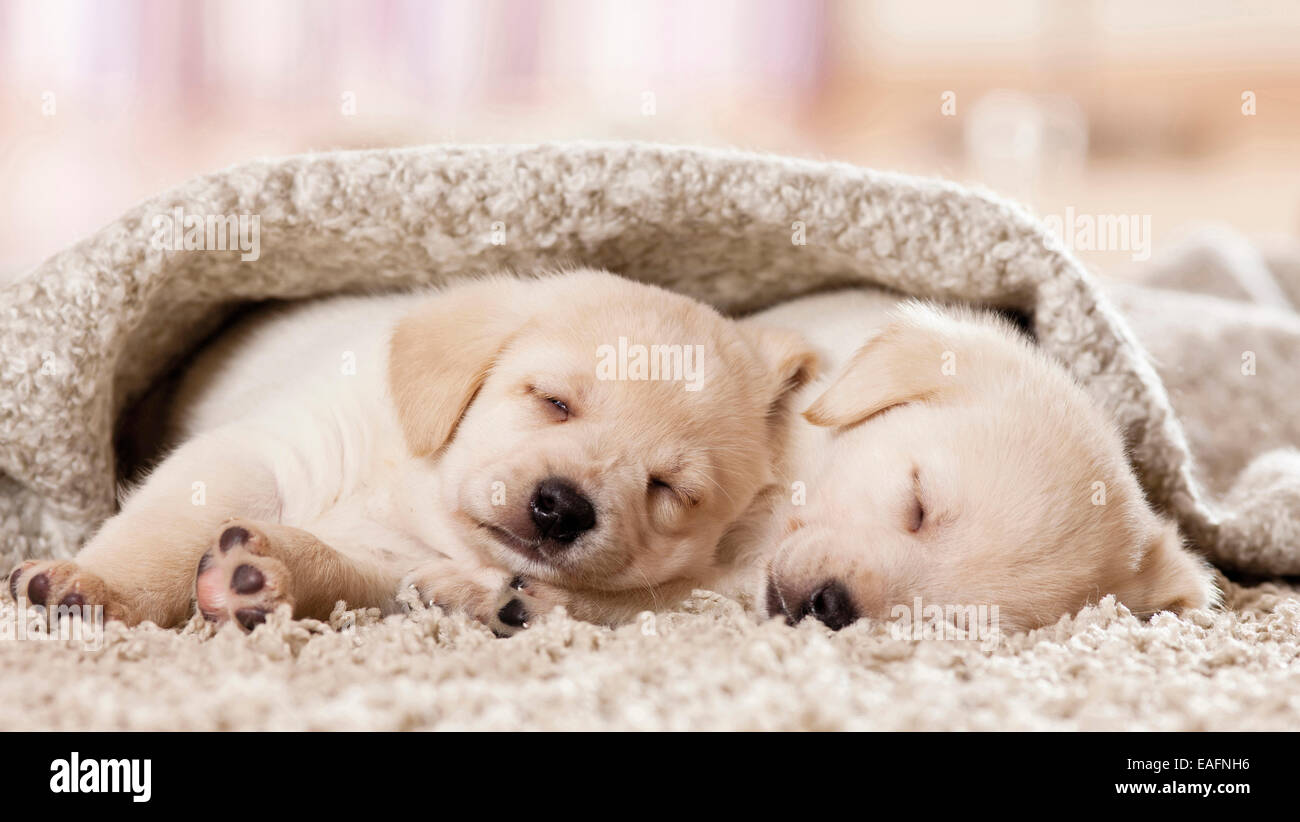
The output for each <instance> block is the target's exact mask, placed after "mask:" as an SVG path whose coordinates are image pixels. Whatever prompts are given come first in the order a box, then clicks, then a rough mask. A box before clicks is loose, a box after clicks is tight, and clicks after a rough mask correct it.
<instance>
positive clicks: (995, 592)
mask: <svg viewBox="0 0 1300 822" xmlns="http://www.w3.org/2000/svg"><path fill="white" fill-rule="evenodd" d="M828 318H834V320H831V319H828ZM757 319H758V320H759V321H761V322H764V323H770V324H772V325H773V326H786V327H789V328H793V329H802V330H804V331H806V332H807V333H808V334H809V336H810V337H811V338H812V339H814V340H816V342H817V343H818V344H819V345H820V347H821V349H822V350H823V351H824V352H825V355H826V356H827V358H828V359H829V360H830V361H831V368H832V369H833V371H834V374H835V376H834V377H833V378H832V379H829V380H826V381H823V382H819V383H816V384H813V385H810V386H809V387H808V388H807V389H805V392H804V393H805V396H804V397H802V398H801V402H809V399H810V398H811V402H810V404H809V405H808V407H807V410H806V411H805V412H804V417H805V418H806V420H807V422H805V423H803V424H802V425H800V426H798V432H799V435H798V436H797V437H795V439H794V441H793V447H792V449H791V465H790V466H789V468H788V472H787V474H788V476H787V481H786V485H787V487H788V488H789V489H791V490H790V492H788V493H786V494H785V495H784V496H783V497H782V502H781V504H780V505H779V506H778V507H777V509H776V511H775V515H774V516H773V517H772V518H771V521H770V523H769V526H768V528H767V530H766V534H765V535H764V537H762V539H761V541H762V543H763V544H764V546H765V550H764V553H763V555H762V557H761V559H760V567H761V571H762V573H760V574H758V576H759V579H758V581H757V585H758V586H759V591H760V593H759V595H758V596H757V599H758V600H760V601H765V602H766V607H767V610H768V611H769V612H770V613H771V614H772V615H781V616H784V617H786V618H787V619H789V620H790V621H792V622H794V621H798V620H799V619H802V618H803V617H805V616H811V617H814V618H817V619H820V620H821V621H823V622H825V623H827V624H828V625H830V626H831V627H834V628H841V627H844V625H846V624H848V623H849V622H852V621H853V620H854V619H857V618H858V617H862V616H867V617H871V618H873V619H876V620H891V619H897V618H898V617H899V616H900V615H905V616H906V620H907V621H912V620H913V619H915V620H916V621H923V619H924V617H923V614H921V613H916V614H913V613H912V612H913V611H916V610H917V609H918V607H919V608H920V609H921V610H928V611H929V612H930V614H936V613H939V612H943V613H944V614H946V615H947V617H946V618H950V617H952V616H953V615H955V616H956V617H957V618H958V620H959V621H966V618H967V616H968V615H970V614H974V613H976V612H977V611H976V609H984V610H983V611H980V612H981V613H984V614H985V617H984V618H985V619H986V620H987V619H988V616H987V614H988V613H990V611H989V609H993V608H996V610H994V611H992V613H994V614H996V619H997V622H998V627H999V628H1000V629H1001V630H1012V631H1019V630H1026V629H1029V628H1035V627H1038V626H1041V625H1046V624H1050V623H1052V622H1055V621H1056V620H1057V619H1058V618H1059V617H1060V616H1061V615H1062V614H1066V613H1074V612H1075V611H1077V610H1079V609H1080V608H1081V607H1083V606H1084V605H1087V604H1092V603H1096V602H1098V601H1100V599H1101V598H1102V597H1104V596H1106V595H1107V594H1114V595H1116V596H1118V598H1119V600H1120V601H1121V602H1122V603H1124V604H1125V605H1126V606H1128V608H1129V609H1130V610H1132V611H1133V612H1134V613H1137V614H1141V615H1146V616H1149V615H1151V614H1154V613H1156V612H1158V611H1163V610H1170V611H1174V612H1179V613H1181V612H1183V611H1185V610H1189V609H1193V608H1204V607H1207V606H1208V605H1210V604H1211V603H1212V602H1214V601H1215V599H1216V596H1217V592H1216V591H1215V590H1214V587H1213V583H1212V581H1211V574H1210V570H1209V568H1208V566H1207V565H1206V563H1205V562H1204V560H1202V559H1200V558H1199V557H1196V556H1194V555H1193V554H1191V553H1190V552H1189V551H1187V549H1186V548H1185V547H1184V545H1183V542H1182V538H1181V536H1180V535H1179V533H1178V529H1177V527H1176V525H1175V524H1174V523H1173V522H1171V521H1169V520H1167V519H1164V518H1162V517H1160V516H1158V515H1157V514H1155V513H1154V512H1153V511H1152V510H1151V509H1150V507H1149V506H1148V504H1147V502H1146V500H1145V499H1144V497H1143V494H1142V490H1141V488H1140V487H1139V485H1138V483H1137V480H1136V478H1135V477H1134V476H1133V472H1132V470H1131V468H1130V466H1129V464H1128V461H1127V459H1126V456H1125V453H1124V447H1123V444H1122V442H1121V440H1120V437H1119V435H1118V434H1117V432H1116V431H1115V429H1114V425H1113V423H1112V422H1111V421H1110V420H1109V419H1107V418H1106V416H1105V414H1104V413H1103V412H1101V410H1100V409H1098V408H1097V407H1096V406H1095V404H1094V403H1093V402H1092V401H1091V399H1090V398H1089V397H1088V396H1087V395H1086V394H1085V393H1084V392H1082V391H1080V390H1079V388H1078V386H1077V385H1075V384H1074V383H1073V381H1072V380H1071V379H1070V378H1069V376H1068V375H1067V374H1066V372H1065V371H1064V370H1063V369H1062V368H1061V367H1060V366H1059V365H1058V364H1056V363H1054V362H1052V361H1050V359H1049V358H1047V357H1045V356H1043V355H1042V353H1041V352H1040V351H1038V350H1037V349H1036V348H1035V347H1034V346H1033V345H1032V343H1030V342H1029V341H1028V340H1027V339H1025V338H1024V337H1023V336H1022V335H1021V334H1020V332H1019V331H1018V330H1016V329H1014V328H1013V327H1012V326H1011V325H1009V324H1008V323H1006V322H1005V321H1003V320H1001V319H1000V318H997V317H996V316H995V315H990V314H987V313H975V312H971V311H968V310H962V309H954V308H940V307H938V306H934V305H929V304H923V303H916V302H910V303H904V304H902V305H901V306H900V305H899V304H898V301H897V299H896V298H894V297H891V296H890V295H887V294H883V293H870V292H843V293H833V294H827V295H823V296H820V297H813V298H807V299H803V300H795V301H793V302H791V303H788V304H786V305H783V306H780V307H778V308H776V309H773V310H771V311H768V312H765V313H764V314H763V315H760V317H758V318H757ZM835 320H838V321H835ZM864 339H865V340H866V342H865V344H861V343H862V341H863V340H864ZM860 344H861V345H860ZM855 349H856V352H855V353H852V355H850V354H849V352H851V351H854V350H855ZM981 628H982V629H988V628H989V626H981Z"/></svg>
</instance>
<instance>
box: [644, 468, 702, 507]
mask: <svg viewBox="0 0 1300 822" xmlns="http://www.w3.org/2000/svg"><path fill="white" fill-rule="evenodd" d="M645 487H646V493H648V494H656V493H666V494H670V495H671V497H672V499H673V500H675V501H677V502H680V503H682V504H684V505H691V506H695V505H699V504H700V500H699V497H698V496H696V495H695V494H693V493H691V492H690V491H687V490H685V489H683V488H681V487H680V486H676V485H673V484H672V483H670V482H669V481H668V480H666V479H664V478H662V477H659V476H656V475H654V474H651V475H650V478H649V479H648V480H646V486H645Z"/></svg>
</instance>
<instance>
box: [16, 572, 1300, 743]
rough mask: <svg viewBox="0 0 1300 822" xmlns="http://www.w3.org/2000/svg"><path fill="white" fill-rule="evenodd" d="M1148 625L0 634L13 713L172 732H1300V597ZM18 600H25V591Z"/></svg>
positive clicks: (684, 623) (669, 623)
mask: <svg viewBox="0 0 1300 822" xmlns="http://www.w3.org/2000/svg"><path fill="white" fill-rule="evenodd" d="M1227 593H1228V597H1227V599H1228V602H1227V605H1228V608H1227V610H1224V611H1222V612H1218V613H1203V612H1201V613H1196V614H1193V615H1192V616H1191V617H1190V618H1189V619H1186V620H1179V619H1177V618H1175V617H1173V616H1170V615H1168V614H1165V615H1161V616H1158V617H1156V618H1155V619H1153V620H1152V621H1151V622H1150V623H1149V624H1147V623H1142V622H1140V621H1139V620H1137V619H1135V618H1133V617H1132V616H1130V615H1129V614H1128V613H1127V611H1126V610H1124V609H1123V608H1122V607H1121V608H1116V607H1115V605H1114V604H1113V600H1110V599H1107V600H1106V601H1104V602H1103V603H1102V604H1101V605H1100V606H1098V607H1095V608H1090V609H1088V610H1086V611H1084V612H1082V613H1080V614H1078V615H1077V616H1075V617H1073V618H1070V617H1067V618H1063V619H1062V620H1061V621H1060V622H1059V623H1057V624H1056V625H1054V626H1052V627H1050V628H1044V629H1042V630H1038V631H1034V632H1032V633H1029V634H1022V635H1017V636H1011V637H1006V638H1003V639H1001V640H1000V641H998V642H997V643H996V644H988V645H983V644H980V643H975V642H962V641H928V642H914V641H909V640H901V639H895V638H892V637H891V636H890V635H889V633H888V630H887V629H886V627H885V626H883V625H875V626H873V625H868V624H866V623H859V624H857V625H854V626H850V627H849V628H846V629H844V630H843V631H840V632H839V633H831V632H830V631H828V630H826V629H825V628H824V627H822V626H821V625H820V624H817V623H812V622H805V623H803V624H801V625H800V626H799V627H797V628H789V627H786V626H785V625H783V624H781V623H779V622H776V621H773V622H768V623H765V624H759V623H757V622H755V621H754V620H753V619H752V618H751V617H749V616H748V615H746V614H745V613H744V612H742V610H741V609H740V607H739V606H738V605H737V604H736V603H734V602H731V601H728V600H725V599H722V598H720V597H715V596H711V595H702V596H699V597H697V598H696V599H694V600H692V601H690V602H689V603H688V605H687V607H685V608H684V609H682V610H680V611H678V612H673V613H667V614H659V615H657V616H655V617H654V618H653V619H652V618H650V617H649V616H646V617H644V618H643V621H642V622H640V623H638V624H633V625H628V626H625V627H622V628H619V629H617V630H610V629H606V628H597V627H595V626H592V625H589V624H585V623H581V622H575V621H573V620H570V619H568V618H565V617H563V616H561V615H559V614H556V615H553V616H551V617H547V618H545V619H543V620H541V622H540V623H539V624H537V625H534V626H533V627H531V628H530V629H529V630H527V631H525V632H523V633H521V634H519V635H518V636H515V637H512V638H510V639H504V640H502V639H496V638H494V637H493V636H492V635H491V634H490V633H489V632H488V631H487V630H486V629H484V628H482V627H481V626H478V625H476V624H473V623H470V622H467V621H466V620H465V618H464V617H462V616H450V617H449V616H444V615H443V614H442V613H441V612H440V611H436V610H421V611H417V612H414V613H412V614H410V615H406V616H392V617H388V618H386V619H384V620H382V621H381V620H379V619H378V618H377V617H374V616H367V615H364V614H362V615H356V620H355V623H353V622H352V621H351V620H350V619H349V618H348V615H347V614H345V613H344V612H342V611H340V612H338V613H336V614H335V618H334V619H333V620H332V624H331V625H326V624H323V623H315V622H307V621H299V622H294V621H291V620H289V619H287V618H286V617H285V615H283V614H281V615H279V616H278V617H277V618H273V619H272V620H271V621H270V622H268V623H267V624H266V625H264V626H263V627H262V628H259V629H258V630H257V631H256V632H255V633H254V634H253V635H251V636H245V635H244V634H242V633H240V632H239V630H238V629H237V628H235V627H234V626H226V627H225V628H224V629H222V630H221V631H219V632H217V633H216V634H215V635H214V634H213V633H212V629H211V627H210V626H208V625H205V624H203V623H202V622H201V621H198V620H196V621H195V622H192V623H191V624H190V625H189V626H188V627H186V628H185V629H184V630H182V631H179V632H178V631H166V630H161V629H159V628H155V627H153V626H144V627H138V628H134V629H124V628H122V627H121V626H118V625H115V624H110V625H109V626H108V627H107V629H106V633H105V637H104V645H103V647H102V648H101V649H99V650H95V651H88V650H84V649H82V648H81V647H79V646H78V645H77V644H76V643H74V642H68V643H62V642H57V641H45V642H37V641H29V642H0V670H3V671H4V675H3V677H2V678H0V727H3V728H5V729H41V730H45V729H58V730H82V729H132V730H141V729H163V730H180V729H185V730H233V729H241V730H246V729H264V730H327V729H328V730H415V729H439V730H488V729H491V730H515V729H554V730H595V729H601V730H606V729H646V730H648V729H675V730H705V729H707V730H724V729H726V730H731V729H745V730H759V729H763V730H832V729H835V730H904V729H972V730H1027V729H1033V730H1044V729H1047V730H1075V729H1089V730H1099V729H1110V730H1136V729H1150V730H1237V729H1255V730H1274V729H1292V730H1300V595H1298V593H1297V591H1296V590H1295V589H1294V588H1284V587H1279V586H1277V585H1274V584H1263V585H1259V586H1256V587H1251V588H1242V587H1238V586H1235V585H1228V587H1227ZM5 608H6V610H4V611H3V612H0V613H2V616H0V619H12V617H13V613H12V608H11V607H10V606H5Z"/></svg>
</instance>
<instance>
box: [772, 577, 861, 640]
mask: <svg viewBox="0 0 1300 822" xmlns="http://www.w3.org/2000/svg"><path fill="white" fill-rule="evenodd" d="M767 614H768V616H784V617H785V621H786V622H788V623H789V624H791V625H794V624H795V623H796V622H799V621H800V620H802V619H803V618H804V617H808V616H810V617H812V618H813V619H815V620H817V621H818V622H820V623H822V624H823V625H825V626H826V627H827V628H830V629H831V630H832V631H838V630H840V629H841V628H843V627H845V626H848V625H852V624H853V623H854V622H857V620H858V616H859V614H858V609H857V606H856V605H854V603H853V597H852V595H850V594H849V591H848V589H847V588H845V587H844V585H843V583H840V582H837V581H835V580H830V581H828V582H823V583H822V584H820V585H818V586H816V587H814V588H813V589H812V590H811V591H809V592H808V593H806V594H798V593H796V592H794V591H791V590H789V589H786V588H783V587H782V586H781V584H780V583H778V582H777V581H776V580H775V579H769V580H768V583H767Z"/></svg>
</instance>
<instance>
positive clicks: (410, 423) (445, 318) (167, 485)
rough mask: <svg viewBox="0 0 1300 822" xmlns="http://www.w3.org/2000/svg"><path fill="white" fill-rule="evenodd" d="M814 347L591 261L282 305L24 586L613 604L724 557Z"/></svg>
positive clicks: (492, 612) (218, 606) (201, 369)
mask: <svg viewBox="0 0 1300 822" xmlns="http://www.w3.org/2000/svg"><path fill="white" fill-rule="evenodd" d="M637 346H644V347H645V348H643V349H639V348H637ZM651 346H654V347H651ZM647 357H653V358H655V360H654V361H653V362H647ZM814 365H815V354H814V353H813V352H812V351H811V349H809V348H808V347H807V345H806V343H804V342H803V341H802V338H800V337H799V336H798V335H797V334H794V333H791V332H786V331H781V330H777V329H769V328H746V327H742V326H740V325H738V324H736V323H733V322H731V321H729V320H726V319H724V318H723V317H722V316H721V315H719V314H718V313H717V312H715V311H713V310H712V309H710V308H708V307H706V306H704V305H702V304H700V303H697V302H695V301H693V300H690V299H688V298H686V297H682V296H679V295H676V294H672V293H669V292H667V291H664V290H661V289H658V288H654V287H651V286H647V285H641V284H637V283H633V282H631V281H628V280H624V279H621V278H618V277H615V276H614V275H611V274H607V273H603V272H596V271H579V272H574V273H569V274H565V275H559V276H549V277H544V278H540V279H515V278H508V277H494V278H490V279H483V280H475V281H469V282H466V283H464V284H460V285H457V286H454V287H451V288H448V289H447V290H445V291H442V292H441V293H437V294H433V295H430V294H427V293H426V294H402V295H390V296H381V297H340V298H332V299H328V300H322V301H317V302H312V303H303V304H297V305H293V306H291V307H288V308H280V309H274V310H263V311H261V312H256V313H254V314H253V315H252V316H251V317H250V318H248V319H245V320H243V321H242V322H240V323H238V324H237V325H236V326H234V327H233V328H232V329H231V330H230V331H228V332H226V333H225V334H223V335H222V337H220V338H219V339H218V341H217V342H215V343H214V344H212V345H211V346H209V347H208V348H207V349H205V351H204V353H202V354H201V355H200V356H199V357H198V359H197V360H196V362H195V363H194V365H193V366H192V367H191V368H190V369H189V371H188V373H187V375H186V376H185V378H184V379H183V381H182V383H181V385H180V387H179V389H178V392H177V395H176V401H175V403H174V407H175V408H176V409H177V414H176V419H175V423H174V425H175V427H176V429H177V430H176V433H177V435H178V441H180V442H181V445H180V446H179V448H177V449H176V450H175V451H174V452H173V453H172V454H171V455H170V456H169V457H167V458H166V459H165V460H164V461H163V462H162V463H161V464H160V465H159V466H158V467H157V469H156V470H154V471H153V472H152V474H151V475H149V476H148V478H147V480H146V481H145V482H144V483H143V485H142V486H141V487H139V488H138V489H136V490H134V491H133V492H131V493H129V494H127V495H126V498H125V500H124V503H123V506H122V509H121V512H120V513H119V514H118V515H117V516H115V517H113V518H112V519H110V520H109V521H108V522H107V523H106V524H105V525H104V526H103V527H102V529H101V530H100V531H99V533H98V534H97V535H96V536H95V537H94V538H93V539H92V540H91V541H90V542H89V543H88V544H87V545H86V547H85V548H84V549H83V550H82V552H81V553H80V554H79V555H78V557H77V558H76V562H66V561H36V562H27V563H25V564H23V565H22V566H21V567H19V568H18V569H16V570H15V571H14V572H13V574H12V576H11V578H10V584H9V588H10V592H11V594H12V595H13V596H14V597H15V598H16V599H17V598H20V597H26V598H27V599H28V600H30V601H32V602H34V603H36V604H40V605H47V607H50V608H55V607H57V606H58V605H82V606H86V605H102V606H104V608H105V612H106V614H107V615H108V616H109V617H111V618H117V619H121V620H125V621H126V622H128V623H136V622H140V621H143V620H151V621H153V622H155V623H157V624H159V625H162V626H171V625H176V624H178V623H180V622H182V621H184V620H185V619H187V618H188V616H189V615H190V614H191V613H192V608H193V606H194V605H195V604H197V608H198V610H199V612H201V613H202V614H203V615H204V616H205V617H207V618H208V619H209V620H211V621H214V622H225V621H227V620H233V621H235V622H237V623H238V624H240V625H241V626H243V627H244V628H245V629H248V630H251V629H252V628H253V627H255V626H256V625H258V624H259V623H261V622H262V621H264V620H265V619H266V615H267V614H268V613H269V612H271V611H272V610H273V609H275V608H276V607H277V606H279V605H280V604H282V603H287V604H289V605H291V606H292V609H293V613H294V614H295V615H296V616H310V617H316V618H325V617H327V616H328V615H329V613H330V611H331V609H332V608H333V607H334V605H335V603H336V602H337V601H338V600H344V601H346V602H347V603H348V604H349V605H350V606H352V607H381V608H384V609H386V610H393V609H394V608H395V606H396V599H395V597H396V594H397V593H398V592H399V591H402V590H406V589H408V588H409V587H414V589H415V590H416V591H417V592H418V595H419V597H420V599H421V600H422V601H424V602H426V603H430V604H436V605H438V606H441V607H443V608H447V609H454V610H461V611H465V612H468V613H470V614H472V615H474V616H475V617H477V618H478V619H480V620H482V621H483V622H485V623H487V624H489V625H490V626H491V627H492V628H493V629H494V630H495V631H497V632H498V633H501V634H510V633H512V632H514V631H515V630H517V629H519V628H521V627H524V626H525V625H526V624H527V620H528V619H529V618H530V615H531V614H536V613H539V612H541V611H545V610H549V609H550V608H551V607H553V606H555V605H564V606H566V607H567V608H568V609H569V611H570V613H572V614H574V615H575V616H577V617H579V618H584V619H589V620H594V621H602V622H614V621H619V620H621V619H625V618H628V617H630V616H631V615H633V614H635V613H636V612H637V611H639V610H642V609H644V608H646V607H650V606H652V605H654V604H657V603H662V602H664V601H668V600H671V599H674V598H677V597H679V596H681V595H684V594H685V593H688V592H689V590H690V588H691V586H693V585H694V584H696V582H697V581H698V580H699V579H702V578H707V577H708V576H709V575H710V574H711V573H713V570H712V569H713V566H714V563H715V552H716V551H717V549H718V547H719V545H725V543H726V541H727V539H728V532H729V529H730V528H731V525H732V524H733V523H734V522H736V521H737V520H738V519H740V518H741V517H742V515H744V514H745V512H746V510H747V509H748V508H749V507H750V506H751V504H753V503H754V501H755V499H756V498H757V497H758V495H759V493H760V491H761V490H762V489H763V487H764V486H765V485H768V484H770V483H771V482H772V481H773V479H774V474H773V470H774V467H775V464H776V461H777V458H778V452H779V450H780V447H781V440H782V438H783V436H784V432H785V431H786V430H787V428H788V421H786V420H783V411H784V408H785V407H786V405H787V404H788V402H789V400H790V398H791V396H792V394H793V393H794V389H795V388H796V387H798V386H799V385H800V384H801V383H802V382H803V381H804V380H805V379H806V378H808V377H809V375H810V374H811V373H812V368H813V367H814Z"/></svg>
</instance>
